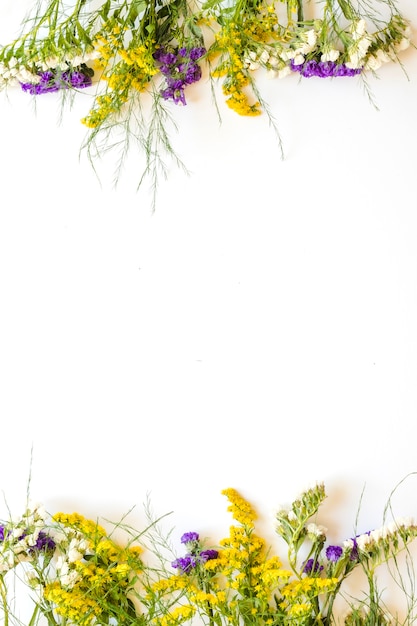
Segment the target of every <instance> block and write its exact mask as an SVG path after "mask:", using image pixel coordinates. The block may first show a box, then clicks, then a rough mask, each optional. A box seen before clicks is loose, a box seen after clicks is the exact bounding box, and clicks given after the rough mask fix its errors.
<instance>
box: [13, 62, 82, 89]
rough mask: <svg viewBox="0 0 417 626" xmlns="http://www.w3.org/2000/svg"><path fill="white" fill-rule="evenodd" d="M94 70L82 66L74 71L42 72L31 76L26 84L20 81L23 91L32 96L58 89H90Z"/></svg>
mask: <svg viewBox="0 0 417 626" xmlns="http://www.w3.org/2000/svg"><path fill="white" fill-rule="evenodd" d="M93 75H94V70H91V69H89V68H88V67H87V66H86V65H82V66H80V67H79V68H77V69H75V70H66V71H64V72H61V71H59V72H56V71H53V70H46V71H42V72H40V73H39V74H36V75H33V76H32V77H31V79H30V80H28V81H27V82H23V81H21V83H20V84H21V87H22V89H23V91H27V92H28V93H30V94H32V95H39V94H42V93H50V92H53V91H58V90H59V89H71V88H72V89H83V88H85V87H91V84H92V79H91V77H92V76H93Z"/></svg>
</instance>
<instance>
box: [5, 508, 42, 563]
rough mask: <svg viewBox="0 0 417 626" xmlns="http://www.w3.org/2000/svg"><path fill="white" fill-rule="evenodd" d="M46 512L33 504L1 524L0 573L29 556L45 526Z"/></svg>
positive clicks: (28, 558)
mask: <svg viewBox="0 0 417 626" xmlns="http://www.w3.org/2000/svg"><path fill="white" fill-rule="evenodd" d="M45 520H46V512H45V509H44V507H43V506H42V505H39V504H37V505H34V506H33V508H31V509H28V510H27V511H26V512H25V514H24V515H23V516H22V517H21V518H19V519H16V520H12V522H11V523H10V524H6V525H4V526H2V534H3V540H2V541H1V542H0V574H5V573H6V572H8V571H10V570H11V569H13V568H14V567H15V566H16V565H18V563H22V562H23V561H28V560H30V558H31V552H30V550H31V548H33V546H35V545H36V542H37V541H38V538H39V535H40V533H41V532H42V531H43V530H44V528H45Z"/></svg>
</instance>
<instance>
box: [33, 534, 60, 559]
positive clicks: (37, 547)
mask: <svg viewBox="0 0 417 626" xmlns="http://www.w3.org/2000/svg"><path fill="white" fill-rule="evenodd" d="M53 550H55V541H54V540H53V539H52V537H50V536H49V535H47V534H46V533H44V532H43V531H41V532H40V533H39V535H38V538H37V540H36V543H35V544H34V545H33V546H30V548H29V554H33V553H34V552H49V551H53Z"/></svg>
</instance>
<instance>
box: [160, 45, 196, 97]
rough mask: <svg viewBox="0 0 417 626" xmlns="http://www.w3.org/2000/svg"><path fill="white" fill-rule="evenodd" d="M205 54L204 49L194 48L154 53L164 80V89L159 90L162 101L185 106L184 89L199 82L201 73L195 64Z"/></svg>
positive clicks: (161, 49)
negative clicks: (170, 101) (171, 101)
mask: <svg viewBox="0 0 417 626" xmlns="http://www.w3.org/2000/svg"><path fill="white" fill-rule="evenodd" d="M205 53H206V49H205V48H202V47H195V48H191V49H190V50H188V49H187V48H186V47H182V48H179V49H178V50H177V51H176V52H175V53H174V52H167V51H166V49H165V48H160V49H159V50H157V51H156V52H155V53H154V59H155V60H156V61H158V63H159V64H160V65H159V70H160V72H161V74H163V75H164V76H165V78H166V87H165V88H164V89H162V90H161V92H160V93H161V96H162V97H163V98H164V100H173V102H174V103H175V104H184V105H185V104H187V102H186V100H185V93H184V89H185V87H186V86H187V85H191V84H192V83H195V82H197V81H198V80H200V78H201V75H202V72H201V68H200V66H199V65H198V64H197V63H196V61H197V59H199V58H201V57H202V56H203V54H205Z"/></svg>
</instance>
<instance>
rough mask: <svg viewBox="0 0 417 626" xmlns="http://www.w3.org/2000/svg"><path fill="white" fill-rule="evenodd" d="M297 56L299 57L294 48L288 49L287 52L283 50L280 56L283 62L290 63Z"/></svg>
mask: <svg viewBox="0 0 417 626" xmlns="http://www.w3.org/2000/svg"><path fill="white" fill-rule="evenodd" d="M296 55H297V51H296V50H293V49H292V48H287V50H283V51H282V52H281V53H280V55H279V56H280V57H281V59H282V60H283V61H290V60H291V59H293V58H294V57H295V56H296Z"/></svg>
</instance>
